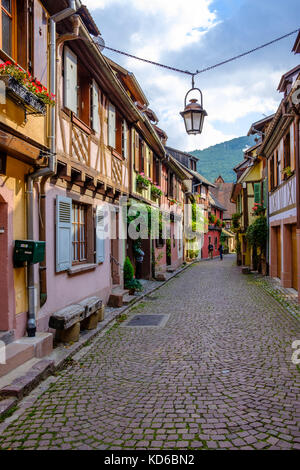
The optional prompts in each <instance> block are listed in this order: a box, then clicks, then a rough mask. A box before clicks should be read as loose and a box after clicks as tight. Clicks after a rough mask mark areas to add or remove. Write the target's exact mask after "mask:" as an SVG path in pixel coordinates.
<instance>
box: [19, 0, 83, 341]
mask: <svg viewBox="0 0 300 470" xmlns="http://www.w3.org/2000/svg"><path fill="white" fill-rule="evenodd" d="M77 6H78V2H76V1H75V0H69V8H66V9H65V10H63V11H60V12H58V13H56V14H55V15H53V16H51V18H50V38H51V39H50V92H51V93H53V94H54V95H55V94H56V23H58V22H59V21H62V20H64V19H66V18H68V17H69V16H72V15H73V14H74V13H75V12H76V10H77ZM55 126H56V107H55V106H54V107H51V109H50V135H49V147H50V155H49V161H48V167H47V168H42V169H40V170H38V171H36V172H34V173H30V174H29V175H28V176H27V237H28V239H29V240H33V239H34V219H33V211H34V209H33V206H34V195H33V183H34V180H36V179H37V178H40V177H49V176H51V175H53V174H55V171H56V145H55V140H56V129H55ZM27 270H28V322H27V333H28V336H29V337H30V338H32V337H35V334H36V288H35V283H34V281H35V275H34V265H33V264H29V265H28V268H27Z"/></svg>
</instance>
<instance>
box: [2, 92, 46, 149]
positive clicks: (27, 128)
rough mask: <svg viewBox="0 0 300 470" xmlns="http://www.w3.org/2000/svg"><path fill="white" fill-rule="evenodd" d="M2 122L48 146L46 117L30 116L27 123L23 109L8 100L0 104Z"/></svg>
mask: <svg viewBox="0 0 300 470" xmlns="http://www.w3.org/2000/svg"><path fill="white" fill-rule="evenodd" d="M0 122H2V123H3V124H6V125H7V126H9V127H10V128H11V129H13V130H15V131H17V132H20V133H21V134H23V135H25V136H27V137H29V138H30V139H32V140H34V141H35V142H38V143H40V144H42V145H45V146H47V118H46V116H39V115H38V116H28V117H27V123H26V122H25V115H24V111H23V109H22V108H21V107H20V106H18V105H16V104H15V103H14V102H13V101H11V100H10V99H9V98H7V100H6V104H0Z"/></svg>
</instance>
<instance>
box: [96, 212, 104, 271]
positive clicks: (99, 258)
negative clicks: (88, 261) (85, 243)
mask: <svg viewBox="0 0 300 470" xmlns="http://www.w3.org/2000/svg"><path fill="white" fill-rule="evenodd" d="M104 222H105V214H104V209H103V207H101V206H97V209H96V263H104V261H105V238H106V237H105V226H104Z"/></svg>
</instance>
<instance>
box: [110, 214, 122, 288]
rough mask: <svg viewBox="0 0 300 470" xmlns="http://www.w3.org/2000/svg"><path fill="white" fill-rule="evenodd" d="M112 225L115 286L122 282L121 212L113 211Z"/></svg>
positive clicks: (112, 263) (112, 259)
mask: <svg viewBox="0 0 300 470" xmlns="http://www.w3.org/2000/svg"><path fill="white" fill-rule="evenodd" d="M111 226H112V227H113V230H112V236H111V241H110V244H111V248H110V249H111V278H112V283H113V285H115V286H119V285H120V283H121V277H120V264H119V263H120V243H119V241H120V240H119V239H120V233H119V212H118V211H116V210H114V211H112V212H111Z"/></svg>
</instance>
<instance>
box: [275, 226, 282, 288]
mask: <svg viewBox="0 0 300 470" xmlns="http://www.w3.org/2000/svg"><path fill="white" fill-rule="evenodd" d="M276 242H277V277H278V278H279V279H281V226H280V225H279V227H277V228H276Z"/></svg>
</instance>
